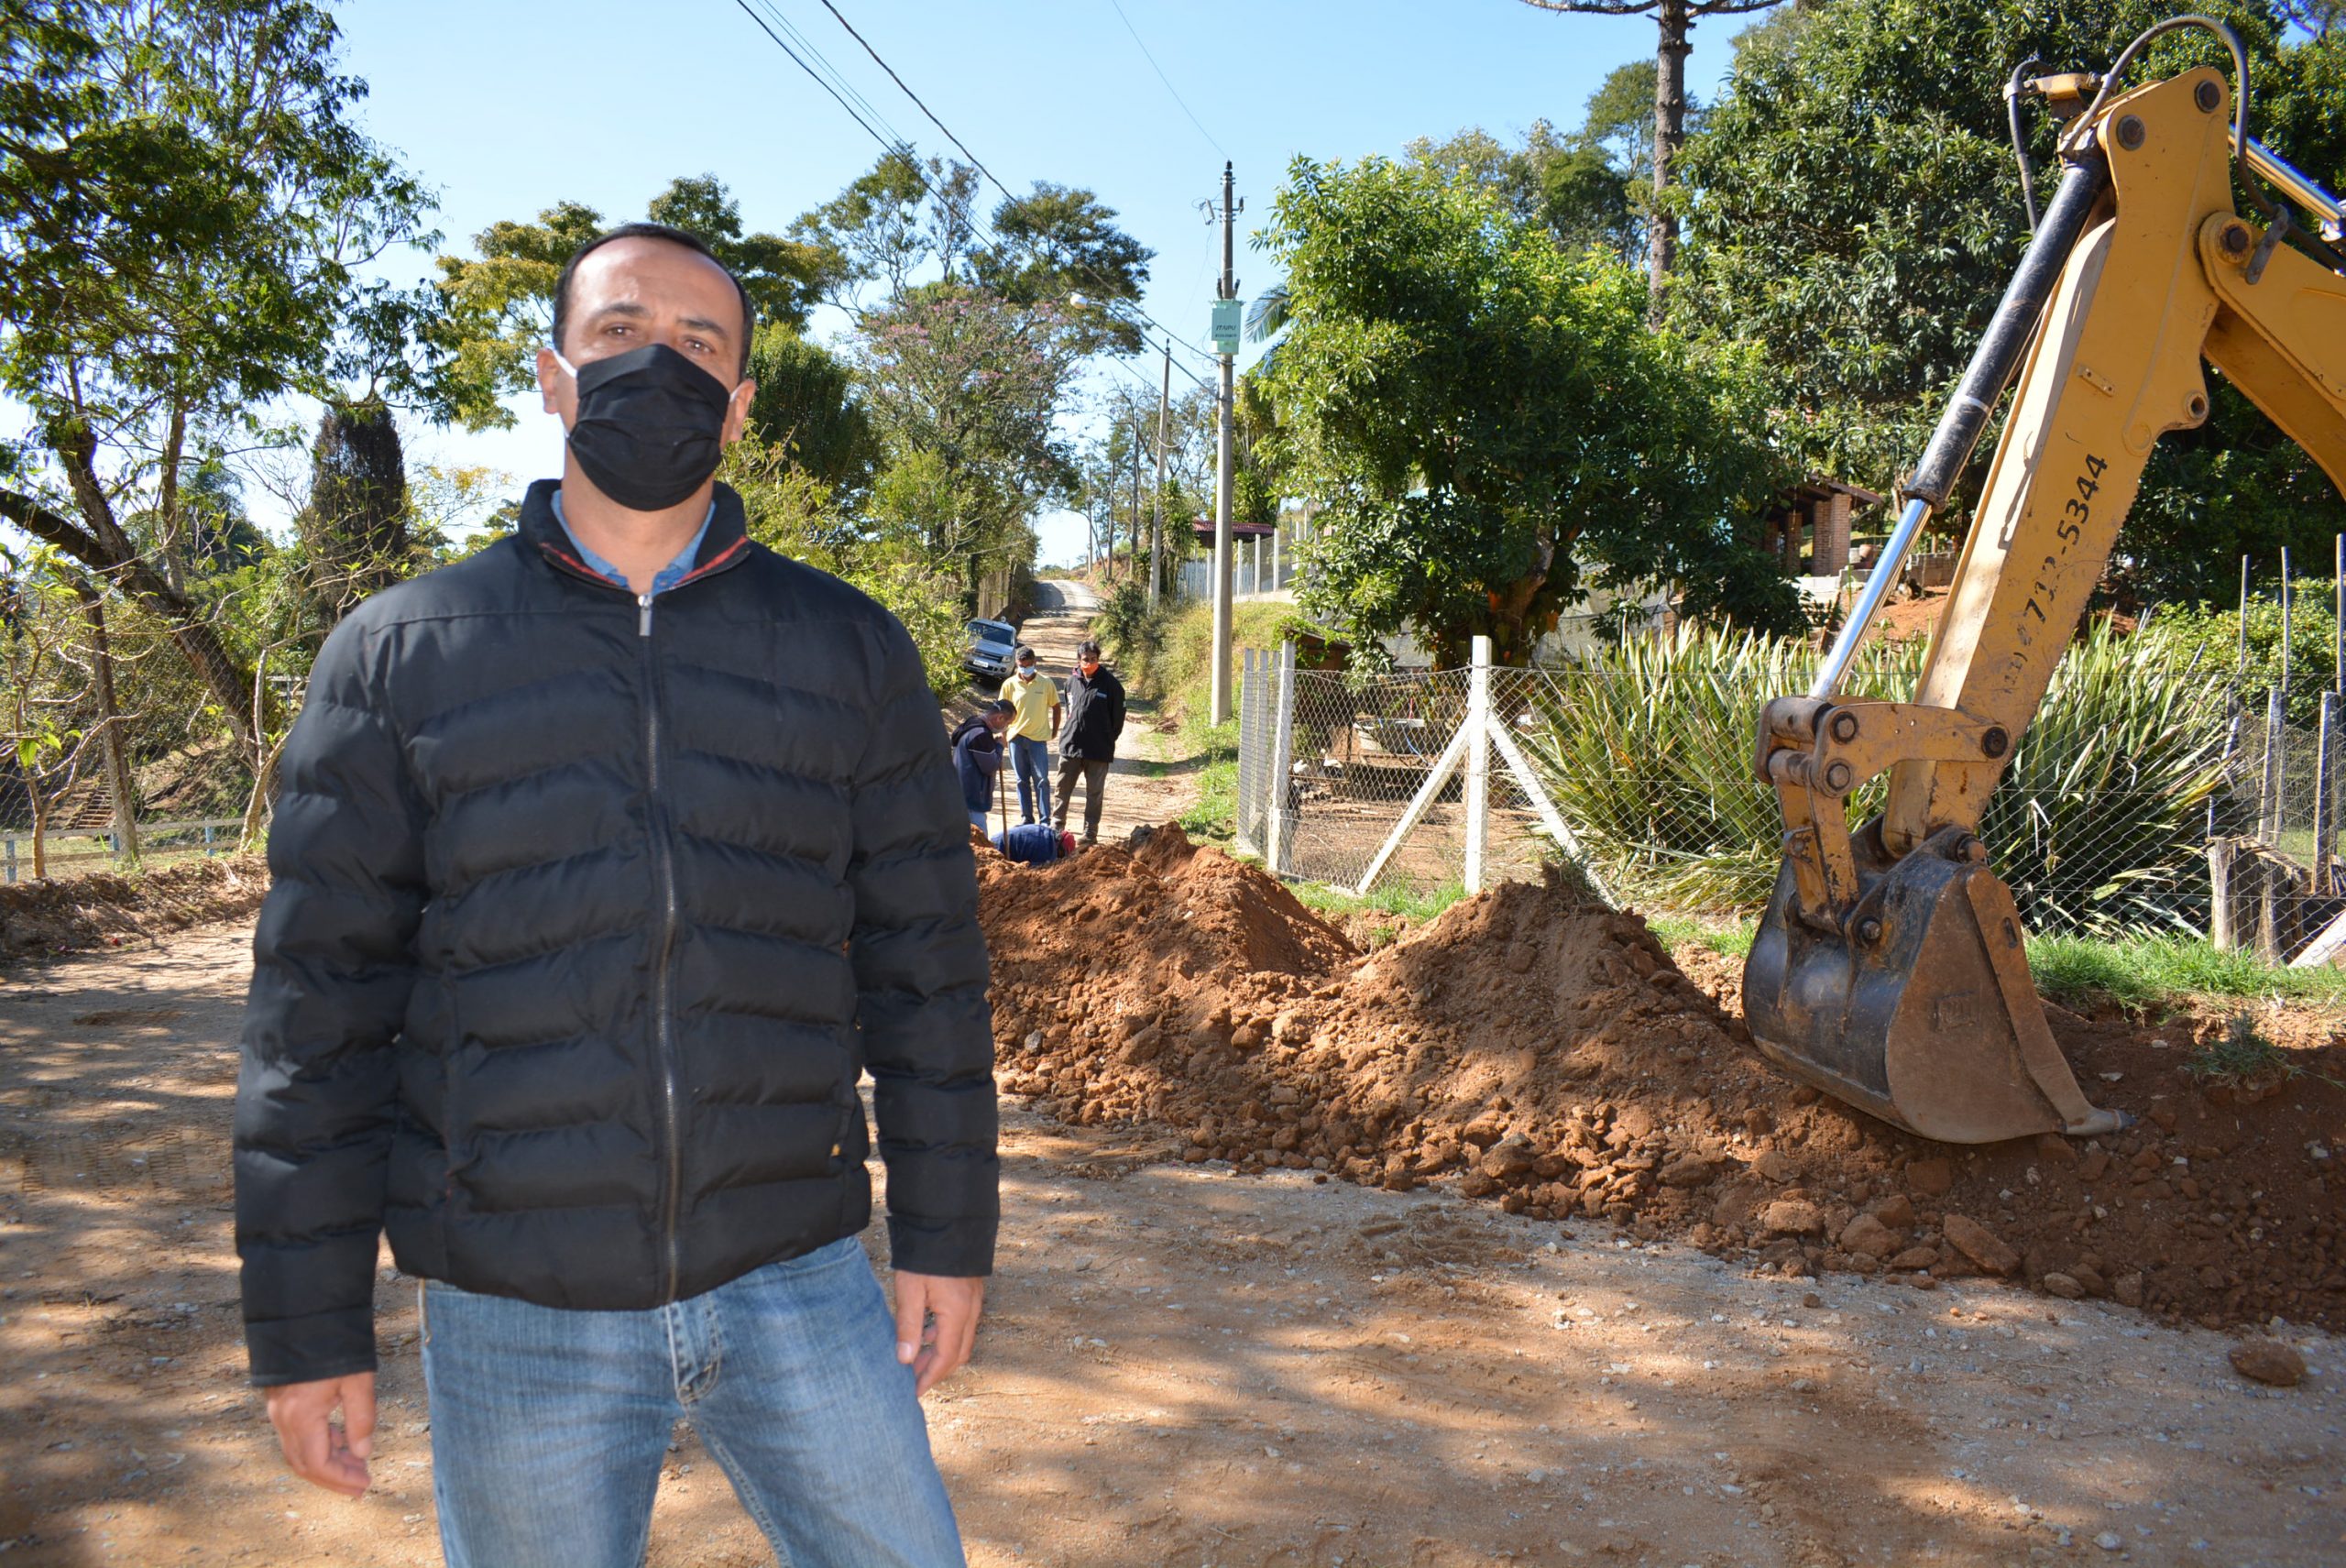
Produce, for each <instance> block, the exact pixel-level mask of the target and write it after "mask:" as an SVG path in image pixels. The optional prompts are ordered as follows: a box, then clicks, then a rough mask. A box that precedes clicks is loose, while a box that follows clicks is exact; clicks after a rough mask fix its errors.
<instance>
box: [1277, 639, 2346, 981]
mask: <svg viewBox="0 0 2346 1568" xmlns="http://www.w3.org/2000/svg"><path fill="white" fill-rule="evenodd" d="M1665 641H1666V640H1665ZM1641 658H1642V656H1639V657H1631V658H1629V659H1628V663H1629V664H1630V665H1631V667H1630V668H1628V669H1627V670H1620V669H1596V668H1580V667H1535V668H1530V669H1494V670H1492V671H1490V672H1489V691H1490V716H1489V720H1488V726H1487V729H1488V730H1489V731H1490V732H1492V733H1493V734H1494V735H1495V736H1497V737H1503V738H1505V739H1507V740H1511V741H1512V742H1513V747H1512V749H1513V751H1515V752H1517V753H1518V756H1519V757H1520V759H1521V760H1522V762H1524V763H1526V764H1527V768H1528V772H1529V773H1530V774H1531V780H1530V783H1531V784H1534V785H1535V786H1536V795H1535V793H1534V791H1532V790H1527V789H1526V787H1525V783H1524V781H1522V780H1519V779H1518V777H1517V775H1516V772H1515V769H1514V767H1513V766H1512V765H1511V764H1510V763H1509V762H1507V759H1506V758H1505V757H1504V756H1503V755H1501V754H1500V753H1503V752H1505V751H1507V750H1508V749H1509V748H1508V747H1507V746H1503V745H1498V744H1496V743H1495V744H1494V745H1493V746H1492V748H1491V754H1490V756H1489V761H1488V792H1489V793H1488V800H1489V805H1488V828H1487V840H1486V846H1485V862H1484V872H1485V879H1486V880H1488V879H1497V878H1509V877H1513V878H1521V877H1528V876H1530V875H1534V874H1537V870H1538V868H1539V866H1540V863H1541V862H1542V861H1545V860H1552V859H1554V858H1556V857H1557V856H1558V855H1559V854H1560V853H1562V850H1561V849H1560V844H1559V839H1560V835H1559V833H1558V832H1557V831H1556V830H1555V828H1551V826H1550V825H1549V824H1548V822H1547V821H1546V820H1545V818H1544V817H1543V811H1542V802H1541V800H1540V798H1538V796H1544V797H1545V801H1546V803H1547V804H1548V805H1549V806H1551V807H1552V809H1553V810H1554V812H1555V814H1556V817H1558V818H1560V824H1559V825H1560V826H1561V828H1562V837H1563V838H1566V839H1569V842H1570V843H1571V845H1572V850H1571V858H1573V859H1574V860H1576V861H1579V862H1580V863H1581V864H1582V865H1583V866H1584V869H1586V870H1587V871H1589V872H1593V873H1595V875H1596V877H1597V878H1598V880H1599V881H1600V882H1601V883H1603V885H1605V886H1606V889H1607V891H1608V892H1609V893H1610V894H1612V895H1613V897H1614V898H1615V899H1616V900H1617V902H1622V903H1631V904H1635V905H1638V906H1639V907H1641V908H1645V909H1648V910H1657V909H1660V910H1671V911H1675V912H1683V913H1689V914H1698V915H1704V916H1714V917H1726V918H1734V917H1748V916H1751V915H1753V914H1755V913H1756V912H1757V911H1758V910H1759V907H1760V906H1762V905H1764V904H1765V902H1766V900H1767V898H1768V894H1769V892H1770V888H1771V887H1772V885H1773V883H1774V881H1775V878H1776V874H1777V871H1778V867H1779V864H1780V858H1781V836H1782V832H1783V822H1782V818H1781V815H1780V812H1779V808H1778V805H1777V801H1776V797H1775V795H1774V793H1773V791H1771V790H1770V789H1769V788H1767V787H1766V786H1764V785H1762V784H1760V783H1759V781H1758V780H1757V779H1756V778H1754V777H1753V776H1752V774H1751V771H1750V770H1751V748H1752V740H1751V727H1752V725H1753V723H1754V722H1755V720H1756V717H1757V715H1758V712H1759V705H1760V703H1761V702H1762V701H1764V699H1765V696H1767V695H1773V694H1774V693H1775V692H1777V691H1781V690H1791V689H1797V685H1786V684H1784V682H1785V679H1786V678H1787V672H1781V671H1775V670H1773V669H1770V668H1760V667H1755V666H1752V665H1749V664H1739V665H1733V666H1729V665H1725V664H1720V665H1704V664H1698V663H1688V662H1686V661H1684V660H1683V659H1682V660H1680V661H1678V662H1676V663H1671V662H1670V661H1669V659H1668V657H1667V655H1666V654H1665V655H1662V656H1657V657H1654V658H1652V659H1647V660H1644V662H1642V663H1641V662H1640V659H1641ZM1242 669H1243V673H1244V685H1243V686H1242V688H1241V701H1240V704H1239V717H1240V732H1239V789H1238V806H1237V823H1236V829H1237V831H1236V837H1237V841H1238V845H1239V847H1240V848H1241V849H1242V850H1245V851H1246V852H1249V853H1253V854H1255V855H1257V856H1259V857H1260V858H1261V859H1262V860H1263V861H1266V863H1267V864H1269V865H1270V866H1272V867H1273V868H1274V869H1276V870H1277V871H1278V872H1280V873H1281V874H1283V875H1286V876H1290V877H1295V878H1299V879H1304V880H1310V881H1315V882H1322V883H1332V884H1334V885H1337V886H1341V887H1346V888H1352V889H1356V890H1359V891H1363V892H1379V891H1388V890H1391V891H1399V892H1402V893H1407V894H1431V893H1435V892H1437V891H1440V890H1442V889H1445V888H1452V887H1457V886H1460V885H1463V884H1464V883H1465V881H1466V864H1467V858H1468V852H1469V851H1468V839H1469V837H1470V835H1469V823H1468V818H1469V813H1468V810H1467V797H1468V794H1469V790H1470V786H1471V780H1470V778H1469V769H1468V767H1467V765H1466V762H1465V760H1464V759H1461V760H1460V762H1459V765H1458V766H1457V767H1455V768H1454V769H1453V770H1451V771H1450V776H1448V777H1447V778H1446V779H1445V780H1444V781H1443V782H1442V783H1441V784H1439V785H1438V786H1433V787H1432V789H1431V796H1430V798H1428V799H1426V800H1424V801H1423V802H1422V805H1423V811H1422V815H1421V817H1420V819H1419V820H1418V821H1417V822H1416V823H1415V825H1414V826H1413V827H1411V828H1409V831H1408V832H1406V833H1402V832H1401V831H1400V829H1401V828H1402V826H1403V824H1404V821H1405V819H1406V818H1407V817H1408V816H1409V811H1410V807H1411V806H1412V803H1413V802H1418V801H1419V800H1420V796H1421V795H1427V794H1428V791H1429V781H1430V780H1431V779H1433V778H1434V777H1435V776H1436V775H1437V774H1438V773H1442V771H1443V770H1442V766H1441V764H1442V762H1443V761H1444V757H1445V752H1447V751H1450V750H1451V749H1452V748H1453V743H1454V742H1456V741H1457V740H1458V737H1459V733H1460V730H1461V728H1462V726H1464V725H1466V724H1467V723H1468V719H1469V713H1470V708H1471V707H1472V701H1471V687H1472V680H1471V672H1469V671H1465V670H1435V671H1420V672H1411V673H1404V674H1393V675H1384V676H1376V677H1370V678H1359V677H1349V676H1346V675H1344V674H1338V673H1333V672H1326V671H1316V670H1306V669H1295V670H1290V669H1288V668H1287V667H1286V666H1285V665H1284V663H1282V661H1281V660H1279V659H1278V658H1277V657H1275V656H1274V655H1273V654H1272V653H1270V652H1263V651H1249V652H1247V653H1246V654H1245V655H1244V659H1243V661H1242ZM2066 670H2067V673H2066V674H2065V676H2064V677H2062V678H2060V679H2057V680H2056V683H2055V687H2054V688H2053V689H2052V690H2051V691H2050V692H2048V694H2047V697H2046V701H2045V705H2044V707H2042V709H2041V710H2040V712H2039V714H2038V716H2037V719H2036V721H2035V722H2034V724H2033V725H2032V727H2031V729H2030V730H2029V731H2028V732H2027V733H2026V734H2025V735H2024V736H2023V741H2022V744H2021V745H2020V746H2019V747H2018V748H2016V750H2015V751H2014V754H2013V756H2012V761H2011V763H2010V765H2009V766H2008V768H2007V769H2006V771H2005V774H2004V776H2003V779H2002V781H2001V783H2000V784H1999V785H1998V787H1997V789H1996V791H1995V793H1994V794H1993V795H1991V796H1990V800H1989V804H1988V807H1987V809H1986V811H1985V813H1984V814H1983V816H1982V818H1981V821H1980V825H1979V833H1980V837H1981V838H1982V839H1984V840H1985V841H1986V842H1987V843H1988V845H1989V847H1990V857H1991V861H1990V863H1991V864H1992V865H1994V867H1995V869H1996V871H1997V872H1998V874H1999V875H2000V876H2001V877H2002V878H2003V879H2004V880H2005V881H2006V882H2007V883H2009V884H2010V885H2011V887H2012V893H2013V896H2014V899H2015V901H2016V902H2017V903H2018V905H2020V908H2021V911H2022V914H2023V916H2024V917H2025V918H2026V919H2027V920H2028V922H2029V925H2030V927H2031V929H2032V930H2033V931H2035V932H2037V933H2039V934H2045V935H2077V936H2089V937H2096V938H2136V937H2142V936H2148V935H2162V934H2164V935H2204V934H2210V933H2213V934H2216V935H2218V936H2219V937H2220V938H2223V937H2226V936H2227V935H2231V939H2232V940H2234V941H2235V942H2237V943H2239V944H2240V945H2248V938H2247V936H2246V935H2245V934H2243V933H2229V934H2228V933H2227V932H2226V930H2225V924H2224V921H2223V919H2222V913H2221V912H2222V901H2221V898H2220V893H2221V892H2222V890H2221V889H2220V887H2219V885H2218V881H2217V879H2219V878H2220V877H2221V875H2222V867H2223V863H2224V862H2223V858H2222V856H2221V855H2220V853H2212V852H2211V846H2212V845H2216V844H2219V843H2221V842H2224V841H2227V840H2228V839H2230V838H2231V836H2234V835H2239V834H2242V833H2246V834H2247V835H2248V836H2249V838H2250V839H2251V841H2252V842H2253V843H2256V844H2258V845H2261V846H2262V847H2263V851H2264V858H2265V859H2267V860H2271V859H2275V858H2276V857H2282V856H2287V857H2290V858H2293V859H2298V860H2304V861H2308V863H2310V864H2319V865H2327V866H2329V867H2330V868H2331V869H2330V872H2329V879H2330V880H2328V881H2326V882H2324V883H2322V884H2321V886H2320V887H2319V888H2317V887H2316V886H2314V885H2313V883H2311V881H2310V880H2309V879H2306V878H2300V879H2298V880H2299V882H2300V883H2303V885H2302V886H2300V887H2298V888H2297V896H2299V897H2300V899H2301V901H2302V902H2303V904H2304V907H2303V909H2302V910H2301V911H2298V912H2296V913H2293V914H2292V915H2291V916H2290V917H2289V919H2288V920H2286V921H2285V922H2284V923H2283V924H2284V926H2285V927H2286V934H2287V937H2288V941H2287V942H2285V943H2284V944H2283V946H2284V948H2285V950H2284V951H2282V952H2281V954H2280V955H2279V956H2282V957H2286V956H2289V950H2288V949H2289V948H2290V945H2291V944H2292V943H2293V944H2295V946H2296V947H2300V948H2301V946H2302V944H2303V942H2304V941H2305V940H2306V939H2307V938H2308V937H2309V936H2310V934H2311V929H2312V928H2313V927H2317V926H2318V925H2319V924H2320V923H2321V921H2322V920H2323V919H2324V918H2326V917H2327V916H2330V915H2334V914H2335V913H2336V910H2337V908H2338V907H2341V906H2346V899H2341V898H2333V897H2331V896H2330V892H2329V889H2330V887H2331V886H2346V867H2341V866H2340V865H2339V864H2338V862H2337V861H2336V860H2335V857H2334V854H2317V853H2315V852H2314V847H2313V844H2312V839H2313V837H2314V833H2315V824H2316V819H2317V817H2318V816H2319V813H2318V811H2317V799H2316V797H2317V794H2318V792H2317V789H2316V782H2315V780H2316V774H2317V773H2318V772H2319V766H2318V759H2319V740H2318V737H2313V736H2308V735H2302V734H2298V733H2296V732H2292V731H2286V730H2284V731H2280V732H2279V733H2280V735H2281V749H2280V751H2277V752H2276V753H2275V757H2274V762H2275V768H2274V770H2273V772H2274V773H2275V775H2276V780H2277V782H2275V783H2270V784H2268V782H2267V780H2266V776H2265V769H2264V760H2265V759H2264V752H2263V751H2262V749H2261V748H2262V746H2263V740H2264V731H2263V729H2262V727H2261V726H2259V725H2244V724H2242V723H2239V722H2237V721H2236V719H2237V715H2238V713H2239V707H2238V705H2236V704H2228V702H2227V699H2226V697H2225V695H2224V694H2223V693H2222V692H2221V691H2220V690H2215V691H2211V690H2209V688H2208V685H2207V683H2205V682H2204V680H2195V679H2192V678H2191V677H2190V676H2189V674H2188V673H2187V672H2184V673H2183V674H2180V675H2178V676H2176V678H2174V679H2172V680H2170V679H2167V678H2166V677H2165V676H2163V675H2162V676H2156V677H2154V676H2153V675H2151V674H2145V673H2143V672H2142V671H2132V670H2129V669H2128V668H2126V667H2124V666H2123V665H2122V664H2113V663H2111V661H2110V659H2108V658H2106V657H2103V656H2101V655H2096V654H2087V655H2081V656H2079V657H2078V658H2077V659H2076V660H2074V661H2073V662H2072V665H2071V666H2069V667H2066ZM1903 678H1904V677H1903V675H1902V674H1901V673H1900V672H1897V671H1891V672H1888V673H1886V674H1884V675H1883V676H1882V677H1881V678H1880V685H1882V686H1883V687H1884V689H1883V690H1882V691H1880V692H1878V693H1869V694H1868V695H1878V696H1888V695H1891V692H1892V691H1894V690H1895V689H1897V688H1898V685H1899V682H1900V681H1901V680H1902V679H1903ZM1464 750H1466V751H1470V752H1471V751H1472V750H1474V748H1471V747H1469V748H1464ZM1886 792H1887V781H1886V780H1876V781H1873V782H1872V783H1871V784H1868V785H1866V786H1864V787H1863V788H1861V789H1860V790H1859V791H1858V793H1857V794H1856V795H1853V796H1852V797H1851V799H1850V802H1849V816H1850V820H1851V822H1852V823H1853V824H1858V823H1862V822H1864V821H1866V820H1867V819H1868V818H1869V817H1872V816H1873V815H1875V814H1876V813H1877V812H1879V811H1880V808H1881V805H1882V802H1883V799H1884V797H1885V795H1886ZM2260 792H2263V793H2264V795H2269V796H2270V797H2271V798H2270V799H2269V801H2268V800H2264V799H2263V798H2261V795H2260ZM2320 821H2321V822H2322V824H2323V825H2324V828H2323V830H2324V832H2325V834H2326V837H2325V839H2324V842H2325V843H2326V844H2327V845H2328V846H2329V849H2330V850H2334V849H2335V842H2336V823H2335V820H2334V814H2332V815H2330V816H2320ZM2260 822H2262V823H2263V824H2264V826H2263V827H2262V828H2261V829H2260V826H2259V825H2260ZM1372 873H1373V876H1372ZM1364 882H1366V884H1367V885H1366V886H1364V885H1363V884H1364ZM2325 901H2326V902H2325ZM2235 924H2237V923H2235Z"/></svg>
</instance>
